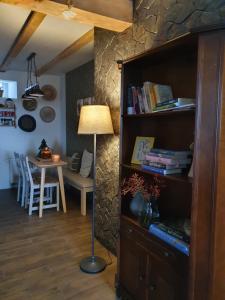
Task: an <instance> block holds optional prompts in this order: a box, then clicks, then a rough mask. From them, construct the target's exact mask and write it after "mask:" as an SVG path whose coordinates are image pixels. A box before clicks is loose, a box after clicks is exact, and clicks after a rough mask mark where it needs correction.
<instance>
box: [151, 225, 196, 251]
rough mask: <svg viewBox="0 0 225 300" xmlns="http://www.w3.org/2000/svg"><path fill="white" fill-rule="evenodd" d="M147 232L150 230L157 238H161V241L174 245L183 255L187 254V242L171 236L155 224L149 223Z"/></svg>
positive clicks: (188, 247)
mask: <svg viewBox="0 0 225 300" xmlns="http://www.w3.org/2000/svg"><path fill="white" fill-rule="evenodd" d="M149 232H151V233H152V234H154V235H155V236H157V237H158V238H160V239H162V240H163V241H165V242H166V243H168V244H169V245H171V246H173V247H175V248H176V249H178V250H179V251H181V252H182V253H184V254H185V255H187V256H189V252H190V251H189V249H190V246H189V244H187V243H185V242H184V241H181V240H179V239H177V238H175V237H173V236H172V235H170V234H168V233H166V232H164V231H162V230H161V229H159V228H158V227H157V225H156V224H151V225H150V227H149Z"/></svg>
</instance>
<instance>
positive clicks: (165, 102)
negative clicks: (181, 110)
mask: <svg viewBox="0 0 225 300" xmlns="http://www.w3.org/2000/svg"><path fill="white" fill-rule="evenodd" d="M173 103H177V99H171V100H166V101H163V102H160V103H157V104H156V107H162V106H164V105H168V104H173Z"/></svg>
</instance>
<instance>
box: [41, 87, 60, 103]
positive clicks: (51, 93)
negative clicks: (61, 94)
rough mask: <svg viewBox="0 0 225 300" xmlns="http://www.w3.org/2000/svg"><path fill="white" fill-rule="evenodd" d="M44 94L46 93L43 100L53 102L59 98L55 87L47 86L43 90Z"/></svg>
mask: <svg viewBox="0 0 225 300" xmlns="http://www.w3.org/2000/svg"><path fill="white" fill-rule="evenodd" d="M41 90H42V92H43V93H44V96H43V99H45V100H48V101H53V100H55V98H56V96H57V91H56V89H55V88H54V86H52V85H50V84H46V85H44V86H43V87H42V88H41Z"/></svg>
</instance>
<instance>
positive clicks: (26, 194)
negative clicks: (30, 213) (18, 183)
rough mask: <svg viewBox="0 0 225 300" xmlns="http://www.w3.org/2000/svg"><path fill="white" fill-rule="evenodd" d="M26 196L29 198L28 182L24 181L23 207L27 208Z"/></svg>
mask: <svg viewBox="0 0 225 300" xmlns="http://www.w3.org/2000/svg"><path fill="white" fill-rule="evenodd" d="M28 198H29V183H28V182H26V185H25V205H24V206H25V209H26V208H27V205H28Z"/></svg>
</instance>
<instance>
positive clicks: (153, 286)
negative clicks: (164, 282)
mask: <svg viewBox="0 0 225 300" xmlns="http://www.w3.org/2000/svg"><path fill="white" fill-rule="evenodd" d="M149 288H150V291H152V292H153V291H155V290H156V285H154V284H151V285H150V287H149Z"/></svg>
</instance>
